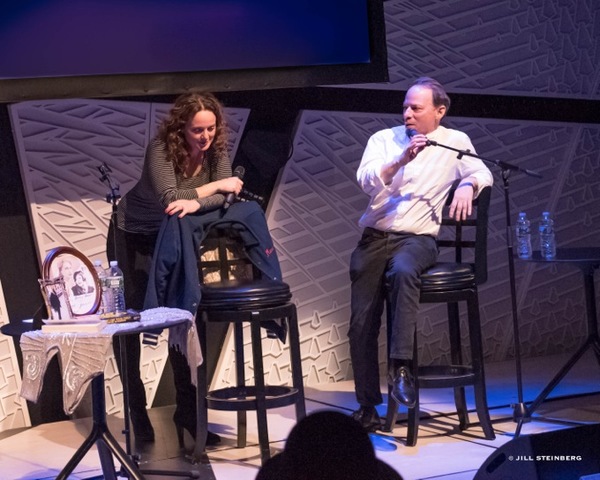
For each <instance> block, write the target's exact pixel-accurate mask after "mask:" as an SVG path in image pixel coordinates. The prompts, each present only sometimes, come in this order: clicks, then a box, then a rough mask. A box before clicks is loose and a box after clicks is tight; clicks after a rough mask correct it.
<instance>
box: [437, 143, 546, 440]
mask: <svg viewBox="0 0 600 480" xmlns="http://www.w3.org/2000/svg"><path fill="white" fill-rule="evenodd" d="M427 145H428V146H429V145H431V146H436V147H442V148H446V149H448V150H452V151H454V152H457V153H458V155H457V158H458V159H459V160H460V159H461V158H463V157H464V156H469V157H473V158H478V159H479V160H481V161H483V162H485V163H488V164H492V165H496V166H497V167H500V169H501V172H502V182H503V186H504V211H505V216H506V252H507V255H508V272H509V279H510V298H511V307H512V319H513V339H514V348H515V370H516V375H517V400H518V402H517V403H516V404H513V405H512V407H513V421H515V422H517V428H516V430H515V438H518V437H519V435H520V433H521V427H522V426H523V423H524V422H527V421H529V420H531V416H530V412H529V410H528V409H527V405H525V403H524V401H523V376H522V367H521V340H520V338H519V319H518V313H517V310H518V308H517V293H516V280H515V259H514V255H513V243H512V227H511V222H510V202H509V188H508V179H509V177H510V174H511V173H512V172H521V173H524V174H526V175H529V176H531V177H536V178H542V175H540V174H539V173H537V172H534V171H533V170H528V169H526V168H521V167H518V166H517V165H513V164H511V163H507V162H503V161H502V160H495V159H487V158H483V157H481V156H479V155H476V154H474V153H473V152H471V151H470V150H460V149H458V148H454V147H450V146H448V145H443V144H441V143H438V142H436V141H434V140H427Z"/></svg>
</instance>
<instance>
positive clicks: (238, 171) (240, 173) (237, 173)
mask: <svg viewBox="0 0 600 480" xmlns="http://www.w3.org/2000/svg"><path fill="white" fill-rule="evenodd" d="M245 173H246V169H245V168H244V167H242V166H241V165H238V166H237V167H235V170H234V171H233V176H234V177H237V178H239V179H240V180H241V179H242V178H244V174H245ZM233 202H235V192H229V193H228V194H227V196H226V197H225V203H224V204H223V210H227V209H228V208H229V207H230V206H231V204H232V203H233Z"/></svg>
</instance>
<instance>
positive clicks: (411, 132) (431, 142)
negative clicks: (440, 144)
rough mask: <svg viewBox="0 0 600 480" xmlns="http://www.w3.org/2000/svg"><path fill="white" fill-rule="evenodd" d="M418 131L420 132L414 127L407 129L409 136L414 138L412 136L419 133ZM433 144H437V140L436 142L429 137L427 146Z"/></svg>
mask: <svg viewBox="0 0 600 480" xmlns="http://www.w3.org/2000/svg"><path fill="white" fill-rule="evenodd" d="M418 133H419V132H417V131H416V130H415V129H414V128H407V129H406V136H407V137H408V138H412V137H414V136H415V135H417V134H418ZM431 145H434V146H435V145H437V142H436V141H435V140H429V139H427V142H426V143H425V146H426V147H429V146H431Z"/></svg>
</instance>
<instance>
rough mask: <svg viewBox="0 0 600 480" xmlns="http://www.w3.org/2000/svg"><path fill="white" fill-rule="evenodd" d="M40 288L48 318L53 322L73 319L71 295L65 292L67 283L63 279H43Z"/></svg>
mask: <svg viewBox="0 0 600 480" xmlns="http://www.w3.org/2000/svg"><path fill="white" fill-rule="evenodd" d="M39 282H40V288H41V289H42V295H43V296H44V302H46V309H47V310H48V318H49V319H50V320H52V321H64V320H69V319H71V318H73V311H72V310H71V303H70V302H69V295H67V292H66V291H65V281H64V279H63V277H58V278H53V279H52V280H45V279H41V280H39Z"/></svg>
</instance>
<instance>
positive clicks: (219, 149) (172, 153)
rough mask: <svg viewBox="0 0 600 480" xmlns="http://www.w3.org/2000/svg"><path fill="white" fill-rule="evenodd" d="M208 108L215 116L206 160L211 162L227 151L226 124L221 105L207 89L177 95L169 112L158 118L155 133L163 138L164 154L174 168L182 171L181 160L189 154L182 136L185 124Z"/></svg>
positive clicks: (179, 171) (178, 171) (182, 161)
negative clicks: (167, 114) (215, 121)
mask: <svg viewBox="0 0 600 480" xmlns="http://www.w3.org/2000/svg"><path fill="white" fill-rule="evenodd" d="M202 110H209V111H211V112H212V113H214V114H215V117H216V119H217V123H216V131H215V137H214V139H213V142H212V144H211V146H210V148H209V149H208V151H207V152H206V153H207V158H206V160H207V161H209V162H212V161H213V159H216V158H219V157H220V156H221V155H224V154H226V152H227V124H226V121H225V115H224V113H223V106H222V105H221V102H219V100H217V98H216V97H215V96H214V95H213V94H212V93H209V92H192V93H185V94H183V95H180V96H179V97H178V98H177V99H176V100H175V103H174V104H173V107H172V108H171V111H170V112H169V116H168V117H167V118H165V120H164V121H163V122H162V124H161V126H160V128H159V131H158V136H159V138H160V139H161V140H162V141H164V142H165V145H166V148H167V158H168V159H169V160H170V161H172V162H173V166H174V168H175V172H177V173H181V172H182V171H183V168H184V165H185V162H186V160H187V158H188V157H189V150H188V146H187V143H186V140H185V127H186V125H187V122H188V121H189V120H191V119H192V118H193V117H194V115H196V113H198V112H200V111H202Z"/></svg>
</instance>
